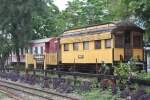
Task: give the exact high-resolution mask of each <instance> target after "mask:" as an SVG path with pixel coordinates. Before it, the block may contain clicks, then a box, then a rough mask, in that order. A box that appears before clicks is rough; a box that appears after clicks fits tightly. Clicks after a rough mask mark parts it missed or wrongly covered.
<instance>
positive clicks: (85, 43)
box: [83, 41, 89, 50]
mask: <svg viewBox="0 0 150 100" xmlns="http://www.w3.org/2000/svg"><path fill="white" fill-rule="evenodd" d="M88 49H89V42H88V41H84V42H83V50H88Z"/></svg>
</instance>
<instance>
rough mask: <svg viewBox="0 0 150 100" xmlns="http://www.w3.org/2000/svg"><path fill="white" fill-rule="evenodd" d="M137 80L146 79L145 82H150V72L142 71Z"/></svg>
mask: <svg viewBox="0 0 150 100" xmlns="http://www.w3.org/2000/svg"><path fill="white" fill-rule="evenodd" d="M137 78H139V79H144V80H150V72H145V71H142V72H141V73H138V75H137Z"/></svg>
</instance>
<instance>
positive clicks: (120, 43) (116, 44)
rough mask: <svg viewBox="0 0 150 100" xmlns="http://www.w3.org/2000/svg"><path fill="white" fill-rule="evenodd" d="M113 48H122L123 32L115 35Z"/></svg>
mask: <svg viewBox="0 0 150 100" xmlns="http://www.w3.org/2000/svg"><path fill="white" fill-rule="evenodd" d="M118 38H119V39H118ZM115 48H124V36H123V34H117V35H115Z"/></svg>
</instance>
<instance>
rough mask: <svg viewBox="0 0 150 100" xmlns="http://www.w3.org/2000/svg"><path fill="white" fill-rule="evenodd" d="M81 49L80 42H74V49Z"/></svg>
mask: <svg viewBox="0 0 150 100" xmlns="http://www.w3.org/2000/svg"><path fill="white" fill-rule="evenodd" d="M78 49H79V43H77V42H76V43H73V50H75V51H76V50H78Z"/></svg>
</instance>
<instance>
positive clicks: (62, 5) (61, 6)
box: [54, 0, 72, 10]
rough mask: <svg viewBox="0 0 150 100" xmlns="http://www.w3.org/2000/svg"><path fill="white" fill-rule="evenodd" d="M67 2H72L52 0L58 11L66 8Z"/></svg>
mask: <svg viewBox="0 0 150 100" xmlns="http://www.w3.org/2000/svg"><path fill="white" fill-rule="evenodd" d="M67 1H72V0H54V4H55V5H56V6H58V8H59V10H64V9H65V8H66V7H67Z"/></svg>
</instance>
